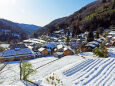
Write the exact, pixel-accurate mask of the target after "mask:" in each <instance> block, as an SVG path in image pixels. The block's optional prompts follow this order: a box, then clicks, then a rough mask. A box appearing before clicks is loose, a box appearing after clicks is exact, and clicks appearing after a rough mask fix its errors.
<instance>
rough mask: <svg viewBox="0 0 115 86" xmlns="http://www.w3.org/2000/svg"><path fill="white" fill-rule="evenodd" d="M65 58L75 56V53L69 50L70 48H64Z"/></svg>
mask: <svg viewBox="0 0 115 86" xmlns="http://www.w3.org/2000/svg"><path fill="white" fill-rule="evenodd" d="M63 53H64V56H67V55H73V54H74V52H73V51H72V50H71V49H69V48H64V52H63Z"/></svg>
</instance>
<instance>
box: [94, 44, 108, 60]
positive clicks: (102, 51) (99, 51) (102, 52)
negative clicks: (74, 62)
mask: <svg viewBox="0 0 115 86" xmlns="http://www.w3.org/2000/svg"><path fill="white" fill-rule="evenodd" d="M93 53H94V54H95V55H96V56H99V57H103V58H107V57H108V56H109V55H108V51H107V48H106V47H104V44H101V45H100V46H99V47H97V48H95V49H94V50H93Z"/></svg>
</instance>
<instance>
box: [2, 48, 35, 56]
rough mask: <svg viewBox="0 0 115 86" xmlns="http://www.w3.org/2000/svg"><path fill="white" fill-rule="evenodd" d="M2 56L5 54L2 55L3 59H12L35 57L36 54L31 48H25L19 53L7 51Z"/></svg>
mask: <svg viewBox="0 0 115 86" xmlns="http://www.w3.org/2000/svg"><path fill="white" fill-rule="evenodd" d="M2 54H3V55H2V56H3V57H10V56H16V57H18V56H19V55H34V52H33V51H32V50H31V49H29V48H24V49H20V50H18V51H15V50H6V51H4V52H3V53H2Z"/></svg>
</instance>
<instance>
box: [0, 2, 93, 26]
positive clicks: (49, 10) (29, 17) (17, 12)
mask: <svg viewBox="0 0 115 86" xmlns="http://www.w3.org/2000/svg"><path fill="white" fill-rule="evenodd" d="M93 1H95V0H0V18H4V19H8V20H11V21H14V22H19V23H26V24H35V25H38V26H44V25H46V24H48V23H50V22H51V21H53V20H55V19H57V18H61V17H65V16H69V15H71V14H72V13H74V12H75V11H77V10H79V9H80V8H82V7H83V6H85V5H87V4H88V3H91V2H93Z"/></svg>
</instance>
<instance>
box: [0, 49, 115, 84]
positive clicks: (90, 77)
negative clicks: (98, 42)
mask: <svg viewBox="0 0 115 86" xmlns="http://www.w3.org/2000/svg"><path fill="white" fill-rule="evenodd" d="M108 51H109V52H110V53H109V54H110V55H112V56H111V57H110V58H97V57H96V56H95V55H93V54H92V53H91V52H87V53H81V54H79V55H73V56H65V57H63V58H61V59H58V60H57V58H54V57H44V58H38V59H34V60H29V62H30V63H31V64H32V66H33V68H38V67H40V68H38V69H37V72H36V73H35V74H33V75H31V76H30V77H29V79H30V80H32V81H33V82H36V83H38V82H39V81H40V83H41V84H42V85H43V86H54V85H51V84H50V83H48V82H47V80H46V79H47V78H48V77H49V76H51V75H52V74H54V75H55V76H57V77H58V78H59V79H60V80H61V81H62V83H63V84H62V85H57V86H115V58H113V57H115V56H114V54H115V52H114V51H115V48H110V49H108ZM111 53H112V54H111ZM54 60H55V61H54ZM52 61H54V62H52ZM49 62H51V63H49ZM47 63H48V64H47ZM2 65H3V64H1V65H0V67H1V66H2ZM19 75H20V70H19V63H18V62H11V63H9V64H8V65H7V66H6V67H5V68H4V69H3V70H2V71H0V85H2V86H4V85H7V86H8V85H11V86H12V85H15V86H25V84H23V83H22V82H21V81H20V80H19Z"/></svg>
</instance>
